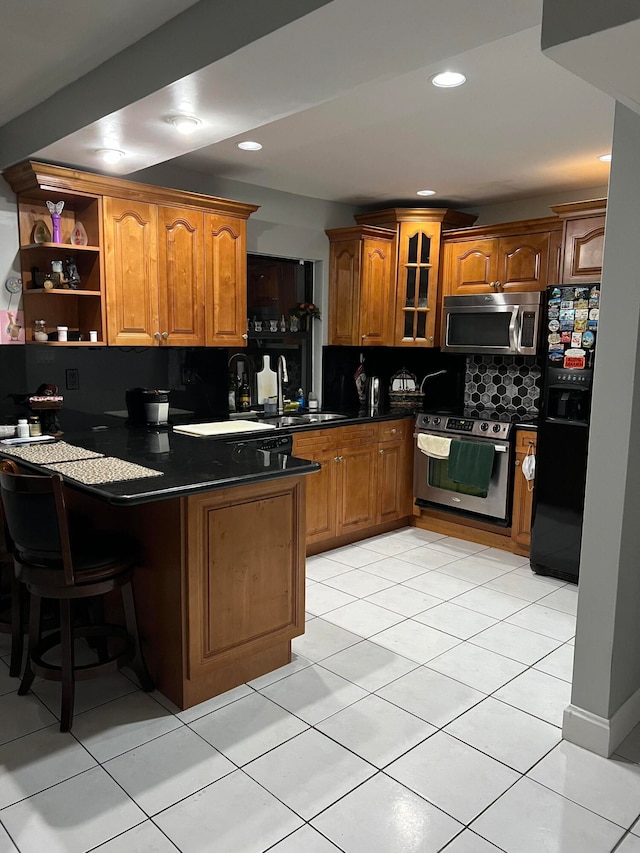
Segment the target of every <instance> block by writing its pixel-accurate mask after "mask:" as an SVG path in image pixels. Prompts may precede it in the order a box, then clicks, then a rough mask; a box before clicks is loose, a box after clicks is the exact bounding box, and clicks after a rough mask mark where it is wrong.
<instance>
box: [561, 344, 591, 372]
mask: <svg viewBox="0 0 640 853" xmlns="http://www.w3.org/2000/svg"><path fill="white" fill-rule="evenodd" d="M585 355H586V353H585V351H584V350H583V349H568V350H567V351H566V352H565V354H564V366H565V367H566V368H572V369H574V370H584V362H585Z"/></svg>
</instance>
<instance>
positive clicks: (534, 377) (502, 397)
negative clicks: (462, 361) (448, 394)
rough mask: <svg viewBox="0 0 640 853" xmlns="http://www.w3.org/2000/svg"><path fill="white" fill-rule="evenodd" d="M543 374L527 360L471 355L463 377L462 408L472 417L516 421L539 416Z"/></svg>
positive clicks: (532, 362) (524, 357)
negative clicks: (491, 416)
mask: <svg viewBox="0 0 640 853" xmlns="http://www.w3.org/2000/svg"><path fill="white" fill-rule="evenodd" d="M541 386H542V374H541V370H540V366H539V364H538V363H537V361H536V359H535V358H533V357H528V356H517V355H516V356H502V355H494V356H491V355H484V356H481V355H470V356H469V357H468V358H467V369H466V373H465V392H464V404H465V408H466V409H471V414H472V415H473V416H475V417H482V416H483V414H484V415H485V416H487V415H488V413H489V412H491V411H495V412H499V413H501V414H513V415H514V416H517V417H525V416H527V417H535V416H537V414H538V404H539V398H540V389H541Z"/></svg>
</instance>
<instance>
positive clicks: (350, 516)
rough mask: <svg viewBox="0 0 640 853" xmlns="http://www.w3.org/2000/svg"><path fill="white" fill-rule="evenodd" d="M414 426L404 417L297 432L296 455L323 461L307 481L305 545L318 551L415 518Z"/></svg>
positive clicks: (295, 436)
mask: <svg viewBox="0 0 640 853" xmlns="http://www.w3.org/2000/svg"><path fill="white" fill-rule="evenodd" d="M412 425H413V422H412V421H411V420H409V419H405V420H397V421H385V422H382V423H375V422H373V423H368V424H359V425H354V426H348V427H332V428H328V429H324V430H314V431H313V432H304V433H296V434H295V435H294V437H293V452H294V455H296V456H300V457H302V458H303V459H311V460H313V461H314V462H318V463H319V464H320V465H321V470H320V471H318V472H317V473H315V474H311V475H309V476H308V477H307V480H306V487H307V501H306V502H307V512H306V518H307V524H306V533H307V549H311V550H312V551H313V552H314V553H318V552H319V551H322V550H326V549H327V548H329V547H333V546H335V545H338V544H340V543H341V542H344V541H347V540H348V539H352V540H353V541H355V540H357V539H362V538H365V537H366V536H369V535H372V533H375V532H376V530H377V529H378V528H380V527H381V526H383V525H391V526H393V525H394V524H395V525H396V526H399V524H401V523H402V522H403V521H405V520H406V519H408V518H409V517H410V516H411V511H412V491H411V489H412V479H411V475H412V463H413V442H412V432H413V430H412ZM322 546H324V547H322Z"/></svg>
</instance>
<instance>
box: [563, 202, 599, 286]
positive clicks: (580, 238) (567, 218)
mask: <svg viewBox="0 0 640 853" xmlns="http://www.w3.org/2000/svg"><path fill="white" fill-rule="evenodd" d="M606 205H607V201H606V199H594V200H591V201H583V202H571V203H569V204H558V205H554V207H553V208H552V209H553V210H554V211H555V212H556V213H557V214H558V216H560V217H561V218H562V219H563V220H564V234H563V253H562V273H561V276H562V277H561V283H562V284H580V283H582V282H585V281H600V279H601V278H602V258H603V253H604V227H605V218H606Z"/></svg>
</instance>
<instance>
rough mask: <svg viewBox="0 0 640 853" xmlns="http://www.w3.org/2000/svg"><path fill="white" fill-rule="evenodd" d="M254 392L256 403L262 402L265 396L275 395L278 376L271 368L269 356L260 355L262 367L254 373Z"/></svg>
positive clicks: (260, 403)
mask: <svg viewBox="0 0 640 853" xmlns="http://www.w3.org/2000/svg"><path fill="white" fill-rule="evenodd" d="M256 393H257V395H258V404H259V405H262V404H263V403H264V400H265V397H275V396H276V395H277V393H278V377H277V374H276V372H275V370H272V369H271V358H270V356H268V355H263V356H262V367H261V368H260V370H259V371H258V372H257V373H256Z"/></svg>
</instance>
